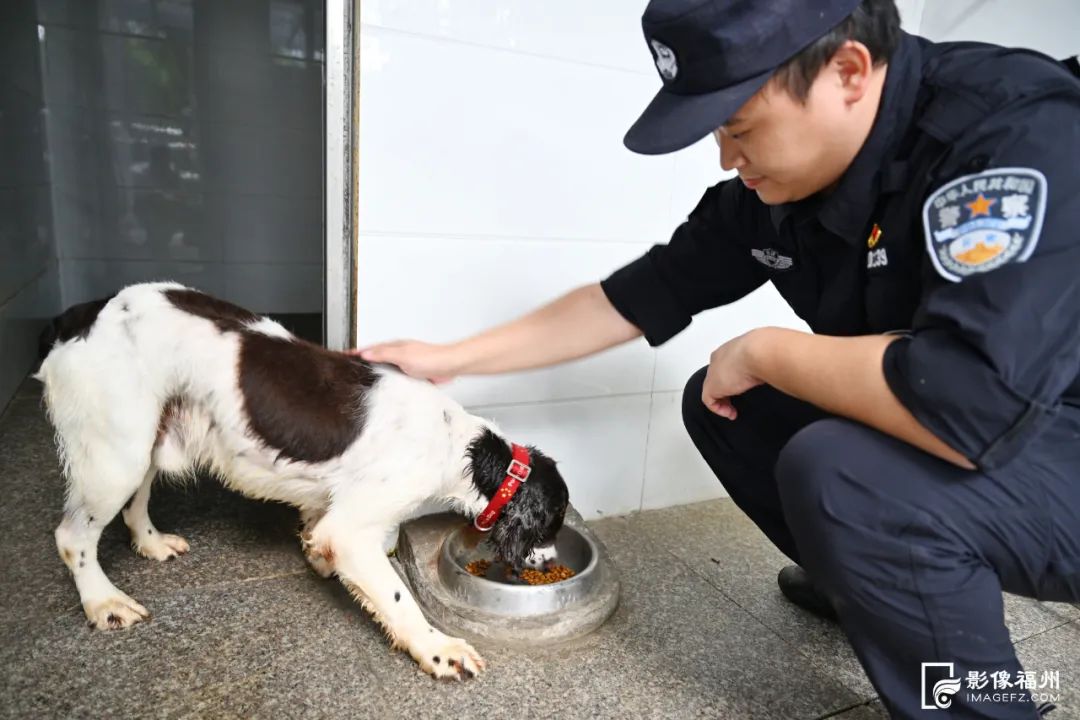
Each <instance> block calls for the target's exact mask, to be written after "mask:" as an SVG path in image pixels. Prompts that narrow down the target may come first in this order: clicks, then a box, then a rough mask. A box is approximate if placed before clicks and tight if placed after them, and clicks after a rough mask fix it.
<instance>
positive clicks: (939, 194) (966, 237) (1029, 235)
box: [923, 168, 1046, 282]
mask: <svg viewBox="0 0 1080 720" xmlns="http://www.w3.org/2000/svg"><path fill="white" fill-rule="evenodd" d="M1045 214H1046V176H1045V175H1043V174H1042V173H1041V172H1039V171H1038V170H1035V169H1033V168H993V169H991V170H986V171H984V172H981V173H977V174H975V175H965V176H963V177H960V178H957V179H955V180H953V181H951V182H949V183H947V184H945V185H942V186H941V187H940V188H938V189H937V190H935V191H934V192H933V193H931V194H930V197H928V198H927V199H926V203H924V204H923V230H924V232H925V233H926V249H927V251H928V252H929V253H930V259H931V260H932V261H933V263H934V269H936V270H937V271H938V274H940V275H941V276H942V277H943V278H945V279H946V280H950V281H952V282H960V281H961V280H963V279H964V278H966V277H969V276H971V275H974V274H976V273H984V272H990V271H991V270H996V269H997V268H999V267H1001V266H1002V265H1006V264H1007V263H1011V262H1024V261H1025V260H1027V259H1028V258H1029V257H1031V253H1033V252H1034V251H1035V245H1036V244H1037V243H1038V242H1039V232H1040V231H1041V230H1042V223H1043V216H1044V215H1045Z"/></svg>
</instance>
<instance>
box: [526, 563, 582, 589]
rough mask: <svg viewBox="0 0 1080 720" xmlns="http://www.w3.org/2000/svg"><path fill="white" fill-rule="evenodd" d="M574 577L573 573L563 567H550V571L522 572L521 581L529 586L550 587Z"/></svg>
mask: <svg viewBox="0 0 1080 720" xmlns="http://www.w3.org/2000/svg"><path fill="white" fill-rule="evenodd" d="M572 577H574V571H573V570H571V569H570V568H568V567H566V566H565V565H552V566H551V569H550V570H547V571H541V570H522V571H521V579H522V580H524V581H525V582H527V583H529V584H530V585H550V584H551V583H557V582H562V581H563V580H569V579H570V578H572Z"/></svg>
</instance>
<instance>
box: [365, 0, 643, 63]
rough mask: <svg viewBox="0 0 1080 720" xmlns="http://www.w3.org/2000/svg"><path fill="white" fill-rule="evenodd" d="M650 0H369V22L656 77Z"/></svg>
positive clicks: (375, 24)
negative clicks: (647, 11) (645, 18)
mask: <svg viewBox="0 0 1080 720" xmlns="http://www.w3.org/2000/svg"><path fill="white" fill-rule="evenodd" d="M644 8H645V3H644V2H642V1H641V0H634V1H633V2H625V0H624V1H623V2H617V1H613V0H605V1H604V2H592V3H590V4H589V6H588V8H587V10H585V9H584V8H583V6H582V5H581V4H580V3H579V2H575V0H547V1H546V2H543V3H536V2H527V1H525V0H518V1H517V2H503V1H502V0H468V1H467V2H453V0H364V2H362V3H361V4H360V22H361V25H362V26H363V27H365V28H374V27H380V28H391V29H394V30H401V31H405V32H409V33H413V34H417V35H424V36H428V37H439V38H445V39H450V40H457V41H460V42H464V43H469V44H475V45H483V46H486V47H493V48H501V49H503V50H513V51H516V52H518V53H522V54H529V55H541V56H545V57H555V58H562V59H564V60H569V61H571V62H574V63H577V64H583V65H586V64H587V65H603V66H608V67H615V68H621V69H624V70H631V71H634V72H638V73H641V74H648V75H654V76H655V72H656V71H655V70H654V69H653V65H652V61H651V60H650V58H649V54H648V51H647V50H646V46H645V39H644V37H643V36H642V34H641V12H642V11H643V10H644Z"/></svg>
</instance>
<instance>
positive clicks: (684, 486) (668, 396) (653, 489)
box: [641, 391, 727, 510]
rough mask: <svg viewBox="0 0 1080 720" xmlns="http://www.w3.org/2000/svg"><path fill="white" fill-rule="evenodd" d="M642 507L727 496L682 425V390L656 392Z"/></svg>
mask: <svg viewBox="0 0 1080 720" xmlns="http://www.w3.org/2000/svg"><path fill="white" fill-rule="evenodd" d="M652 398H653V401H652V411H651V415H650V420H649V442H648V445H647V452H646V455H645V489H644V492H643V493H642V496H641V509H642V510H651V509H653V508H660V507H667V506H668V505H680V504H683V503H694V502H702V501H704V500H712V499H714V498H719V497H725V496H726V495H727V493H726V492H724V487H723V485H721V484H720V481H719V480H717V479H716V476H715V475H713V474H712V471H711V470H709V466H708V465H706V464H705V461H704V460H703V459H702V458H701V455H699V454H698V452H697V449H696V448H695V447H694V443H693V442H691V440H690V437H689V436H688V435H687V434H686V430H685V429H684V428H683V424H682V391H680V392H657V393H653V396H652Z"/></svg>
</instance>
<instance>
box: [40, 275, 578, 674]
mask: <svg viewBox="0 0 1080 720" xmlns="http://www.w3.org/2000/svg"><path fill="white" fill-rule="evenodd" d="M42 343H43V353H47V355H46V357H45V359H44V361H43V362H42V365H41V369H40V371H39V372H38V374H37V376H36V377H37V378H38V379H39V380H41V381H42V382H43V383H44V385H45V392H44V397H45V401H46V404H47V408H48V413H49V418H50V420H51V421H52V423H53V426H54V427H55V429H56V438H57V446H58V451H59V454H60V459H61V463H62V465H63V470H64V475H65V477H66V479H67V497H66V501H65V504H64V517H63V520H62V522H61V523H60V526H59V527H58V528H57V529H56V544H57V548H58V549H59V551H60V556H61V557H62V558H63V560H64V562H65V563H66V564H67V566H68V568H70V570H71V572H72V575H73V576H74V578H75V585H76V586H77V588H78V591H79V597H80V599H81V601H82V606H83V609H84V610H85V611H86V616H87V617H88V618H89V621H90V623H91V624H92V625H94V626H96V627H98V628H102V629H108V628H121V627H126V626H128V625H131V624H133V623H136V622H139V621H140V620H144V619H146V618H147V617H149V614H148V612H147V610H146V609H145V608H144V607H143V606H142V605H140V604H139V603H138V602H136V601H135V600H133V599H132V598H130V597H129V596H127V595H126V594H124V593H123V592H121V591H120V590H119V589H117V588H116V587H115V586H114V585H113V584H112V583H111V582H110V581H109V579H108V578H107V577H106V576H105V573H104V572H103V571H102V569H101V566H100V565H99V564H98V561H97V544H98V539H99V538H100V537H101V532H102V529H103V528H104V527H105V526H106V525H107V524H108V523H109V522H110V521H111V520H112V519H113V518H114V517H115V516H116V514H117V513H118V512H121V511H122V512H123V518H124V522H125V523H126V524H127V526H128V528H129V529H130V530H131V539H132V545H133V546H134V548H135V550H136V551H137V552H139V553H140V554H141V555H144V556H146V557H148V558H153V559H156V560H167V559H169V558H172V557H175V556H176V555H178V554H182V553H184V552H186V551H187V549H188V544H187V542H186V541H185V540H184V539H183V538H181V537H178V536H176V535H168V534H165V533H162V532H160V531H159V530H158V529H157V528H155V527H154V525H153V523H152V522H151V521H150V517H149V515H148V513H147V503H148V501H149V497H150V486H151V483H152V482H153V480H154V478H155V476H156V475H157V474H158V473H162V474H165V475H174V476H175V475H181V476H189V477H190V476H193V474H194V473H195V471H197V470H199V469H205V470H209V471H210V472H212V473H213V474H214V475H216V476H218V477H219V478H220V479H221V480H222V482H223V483H224V484H225V485H226V486H227V487H229V488H232V489H234V490H237V491H239V492H241V493H243V494H244V495H246V496H248V497H252V498H260V499H267V500H277V501H281V502H285V503H289V504H291V505H294V506H296V507H297V508H299V510H300V518H301V521H302V523H303V529H302V533H301V540H302V546H303V550H304V553H305V555H306V556H307V558H308V560H309V562H310V563H311V565H312V566H313V567H314V568H315V570H316V571H318V572H319V573H320V574H321V575H323V576H324V577H326V576H329V575H330V574H337V576H338V577H339V578H340V579H341V581H342V582H343V583H344V584H345V585H346V586H347V587H348V588H349V589H350V590H351V591H352V592H353V594H354V595H355V596H356V597H357V598H358V599H359V600H360V602H361V604H362V605H363V606H364V607H365V608H366V609H367V610H369V611H370V612H371V613H372V615H374V617H375V619H376V620H377V621H378V622H379V623H381V624H382V626H383V627H384V629H385V630H386V633H387V635H388V636H389V638H390V641H391V643H392V644H393V645H394V646H397V647H402V648H404V649H406V650H407V651H408V652H409V654H410V655H412V657H413V658H415V660H416V662H417V663H419V664H420V667H422V668H423V669H424V670H425V671H427V672H429V673H431V674H432V675H434V676H436V677H440V678H443V677H449V678H461V677H471V676H473V675H475V674H477V673H479V672H480V670H481V669H483V667H484V661H483V659H482V658H481V657H480V656H479V655H478V654H477V652H476V651H475V650H474V649H473V648H472V647H471V646H470V645H469V644H468V643H466V642H465V641H463V640H461V639H459V638H454V637H449V636H447V635H444V634H443V633H441V632H439V631H438V630H437V629H435V628H433V627H432V626H431V625H430V624H429V623H428V621H427V620H426V619H425V618H424V616H423V614H422V613H421V611H420V608H419V607H418V606H417V604H416V602H415V600H414V599H413V597H412V595H411V594H410V593H409V591H408V589H407V588H406V586H405V585H404V584H403V583H402V581H401V579H400V578H399V577H398V575H397V573H395V571H394V569H393V567H392V566H391V564H390V562H389V560H388V559H387V557H386V554H385V553H384V551H383V545H382V543H383V540H384V538H385V537H386V535H387V533H388V532H389V531H392V530H393V529H394V528H395V527H396V526H397V525H398V524H399V523H400V522H401V521H402V519H404V518H406V517H408V516H409V514H410V513H411V512H413V511H414V510H415V509H416V508H417V507H418V506H420V505H421V504H422V503H423V502H424V501H425V500H429V499H440V500H445V501H447V502H448V503H449V504H450V505H451V506H452V507H454V508H455V509H457V510H459V511H460V512H462V513H463V514H465V515H467V516H469V517H472V518H477V517H478V516H481V515H482V516H483V518H484V519H485V521H486V522H487V523H489V524H490V523H491V521H492V519H493V518H495V517H497V520H495V521H494V524H493V526H492V527H491V528H490V529H491V535H490V538H491V540H492V542H493V543H494V545H495V547H496V549H497V552H498V553H499V555H500V556H501V557H503V558H504V559H505V560H506V561H507V562H508V563H509V564H510V565H512V566H514V567H516V568H518V569H520V568H521V567H523V566H525V565H532V566H536V565H538V564H541V563H542V562H543V561H545V560H548V559H550V558H551V557H552V543H553V541H554V537H555V534H556V533H557V531H558V530H559V528H560V527H561V525H562V521H563V515H564V513H565V511H566V507H567V501H568V493H567V489H566V484H565V483H564V482H563V479H562V477H561V476H560V475H559V472H558V470H557V469H556V467H555V463H554V462H553V461H552V460H551V459H550V458H548V457H547V456H545V455H544V454H542V453H540V452H539V451H537V450H536V449H535V448H527V449H526V448H520V447H516V446H513V445H512V444H511V443H509V442H507V441H506V440H505V439H504V438H503V437H502V435H501V434H500V432H499V430H498V428H496V427H495V426H494V425H493V424H492V423H490V422H488V421H486V420H484V419H481V418H479V417H476V416H473V415H471V414H469V413H467V412H466V411H465V410H464V409H463V408H462V407H461V406H460V405H459V404H457V403H456V402H454V401H453V400H452V399H450V398H449V397H448V396H446V395H445V394H444V393H442V392H441V391H440V390H438V389H437V388H435V387H434V386H432V385H431V384H430V383H427V382H423V381H421V380H416V379H413V378H410V377H407V376H405V375H403V374H402V373H400V372H398V371H397V370H395V369H392V368H385V367H376V366H372V365H371V364H369V363H366V362H364V361H362V360H360V359H359V358H358V357H356V356H352V355H348V354H345V353H339V352H332V351H329V350H326V349H324V348H322V347H319V346H317V345H314V344H311V343H308V342H305V341H302V340H299V339H297V338H296V337H294V336H292V335H291V334H290V333H289V332H288V331H286V330H285V329H284V328H283V327H282V326H280V325H279V324H277V323H275V322H273V321H271V320H269V319H266V318H260V317H258V316H256V315H254V314H253V313H251V312H248V311H247V310H244V309H242V308H239V307H236V306H235V305H231V304H229V303H226V302H223V301H221V300H217V299H215V298H212V297H210V296H208V295H205V294H202V293H200V292H197V291H195V290H191V289H189V288H186V287H183V286H181V285H178V284H175V283H150V284H141V285H133V286H130V287H127V288H125V289H124V290H122V291H121V292H119V293H118V294H117V295H115V296H114V297H112V298H111V299H109V300H102V301H96V302H92V303H86V304H83V305H79V306H76V307H73V308H71V309H70V310H68V311H67V312H65V313H64V314H63V315H61V316H60V317H59V318H57V319H56V320H55V321H54V322H53V324H52V326H51V327H50V328H48V329H47V330H46V333H45V334H44V335H43V337H42ZM521 459H525V460H527V465H528V468H529V471H528V479H527V481H526V482H523V483H520V485H519V483H518V481H519V480H520V479H521V477H522V476H523V475H525V474H526V473H524V472H522V471H521V465H520V463H519V462H518V460H521ZM515 467H516V468H518V469H517V470H514V468H515ZM508 469H509V470H508ZM508 472H509V473H510V474H509V475H508ZM514 487H517V488H518V489H517V491H516V492H515V493H513V494H512V497H511V499H510V500H509V503H508V504H506V505H505V507H504V508H500V509H495V506H497V505H498V504H499V503H501V502H504V501H505V500H506V496H507V495H509V494H510V493H508V492H499V490H500V488H506V489H512V488H514Z"/></svg>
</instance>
